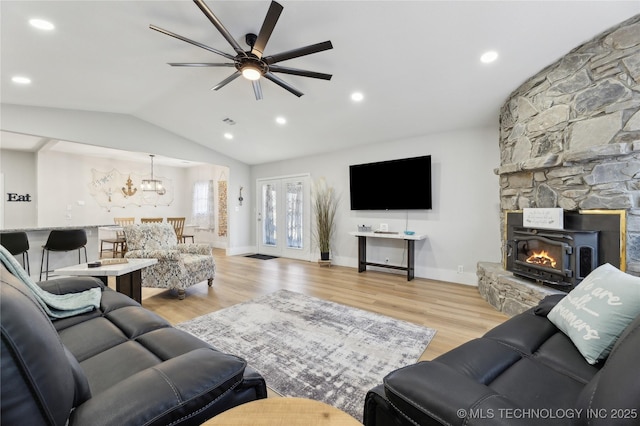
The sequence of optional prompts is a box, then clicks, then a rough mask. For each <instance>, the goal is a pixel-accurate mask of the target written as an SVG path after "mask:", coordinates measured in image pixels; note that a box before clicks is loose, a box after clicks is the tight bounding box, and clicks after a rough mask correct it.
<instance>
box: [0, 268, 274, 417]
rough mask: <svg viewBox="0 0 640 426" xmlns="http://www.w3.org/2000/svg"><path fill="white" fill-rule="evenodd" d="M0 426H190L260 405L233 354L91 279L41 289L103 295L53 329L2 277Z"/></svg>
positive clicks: (1, 272)
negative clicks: (91, 306) (86, 310)
mask: <svg viewBox="0 0 640 426" xmlns="http://www.w3.org/2000/svg"><path fill="white" fill-rule="evenodd" d="M0 277H1V278H0V291H1V293H0V315H1V321H2V336H1V337H2V339H1V348H0V349H1V352H0V365H1V367H2V372H1V376H0V380H1V383H2V387H1V400H0V407H1V418H2V423H3V424H6V425H18V424H23V425H45V424H46V425H60V426H62V425H91V426H99V425H114V426H115V425H118V426H120V425H167V424H174V425H197V424H201V423H202V422H204V421H205V420H207V419H209V418H211V417H213V416H215V415H216V414H218V413H220V412H222V411H224V410H226V409H228V408H231V407H234V406H236V405H238V404H242V403H244V402H248V401H252V400H255V399H258V398H264V397H266V386H265V383H264V380H263V379H262V377H261V376H260V375H259V374H258V373H257V372H255V371H254V370H252V369H251V368H249V367H248V366H247V365H246V362H245V361H244V360H243V359H241V358H238V357H236V356H232V355H227V354H224V353H221V352H219V351H217V350H215V349H214V348H212V347H211V346H209V345H208V344H206V343H205V342H203V341H201V340H199V339H197V338H196V337H194V336H192V335H190V334H188V333H185V332H182V331H179V330H177V329H175V328H173V327H172V326H171V325H170V324H169V323H167V322H166V321H165V320H164V319H162V318H161V317H159V316H157V315H155V314H154V313H152V312H150V311H148V310H146V309H144V308H142V307H141V306H140V305H139V304H138V303H136V302H135V301H133V300H132V299H130V298H128V297H126V296H124V295H122V294H120V293H117V292H115V291H113V290H111V289H109V288H105V287H103V284H102V283H101V282H100V281H99V280H97V279H94V278H61V279H56V280H51V281H47V282H43V283H39V284H40V285H41V287H43V288H45V289H46V290H47V291H50V292H52V293H57V294H67V293H72V292H78V291H83V290H86V289H87V288H91V287H101V288H102V289H103V293H102V300H101V304H100V309H98V310H96V311H93V312H91V313H87V314H83V315H77V316H74V317H69V318H64V319H60V320H55V321H53V322H52V321H51V320H50V319H49V318H48V317H47V316H46V314H45V313H44V311H43V310H42V309H41V308H40V306H39V305H38V303H37V302H36V301H35V299H34V298H33V296H32V294H31V292H30V290H29V289H28V288H27V287H26V286H25V285H24V284H23V283H22V282H20V281H19V280H18V279H16V278H15V277H14V276H13V275H11V274H10V273H9V272H8V271H7V270H6V269H5V268H4V267H3V266H2V267H1V269H0Z"/></svg>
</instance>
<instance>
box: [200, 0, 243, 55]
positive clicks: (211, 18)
mask: <svg viewBox="0 0 640 426" xmlns="http://www.w3.org/2000/svg"><path fill="white" fill-rule="evenodd" d="M193 2H194V3H195V4H196V5H197V6H198V7H199V8H200V10H201V11H202V13H204V14H205V16H206V17H207V18H209V21H211V23H212V24H213V26H214V27H216V28H217V29H218V31H220V34H222V36H223V37H224V38H225V39H226V40H227V41H228V42H229V44H230V45H231V47H233V50H235V51H236V53H238V54H239V55H242V56H247V54H246V52H245V51H244V50H243V49H242V47H240V45H239V44H238V42H237V41H236V40H235V39H234V38H233V36H232V35H231V33H230V32H229V31H228V30H227V29H226V28H225V27H224V25H222V22H220V20H219V19H218V18H216V15H214V14H213V12H212V11H211V9H209V7H208V6H207V5H206V4H205V3H204V1H203V0H193Z"/></svg>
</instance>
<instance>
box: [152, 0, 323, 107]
mask: <svg viewBox="0 0 640 426" xmlns="http://www.w3.org/2000/svg"><path fill="white" fill-rule="evenodd" d="M193 2H194V3H195V4H196V5H197V6H198V7H199V8H200V10H201V11H202V13H204V14H205V16H206V17H207V18H208V19H209V21H211V23H212V24H213V26H215V27H216V28H217V29H218V31H220V34H222V36H223V37H224V38H225V39H226V40H227V42H229V44H230V45H231V47H233V50H235V52H236V55H235V56H233V55H230V54H228V53H225V52H223V51H221V50H218V49H215V48H213V47H210V46H206V45H204V44H202V43H199V42H197V41H194V40H190V39H188V38H186V37H183V36H181V35H178V34H175V33H172V32H171V31H167V30H164V29H162V28H159V27H157V26H155V25H149V28H151V29H152V30H155V31H158V32H161V33H163V34H166V35H168V36H171V37H175V38H177V39H178V40H182V41H185V42H187V43H190V44H192V45H194V46H198V47H201V48H202V49H205V50H208V51H210V52H213V53H216V54H218V55H221V56H224V57H225V58H227V59H229V60H230V61H233V62H228V63H211V62H196V63H176V62H172V63H169V65H171V66H173V67H235V69H236V71H235V72H234V73H233V74H231V75H230V76H229V77H227V78H225V79H224V80H222V81H221V82H220V83H218V84H216V85H215V86H213V87H212V88H211V90H218V89H220V88H222V87H224V86H226V85H227V84H229V83H230V82H232V81H233V80H235V79H236V78H238V77H239V76H240V75H242V76H243V77H245V78H246V79H248V80H251V82H252V84H253V91H254V93H255V95H256V100H260V99H262V88H261V86H260V77H264V78H266V79H267V80H271V81H272V82H274V83H275V84H277V85H278V86H280V87H282V88H283V89H286V90H288V91H289V92H291V93H293V94H294V95H296V96H298V97H300V96H302V95H303V93H302V92H300V91H299V90H298V89H296V88H295V87H293V86H292V85H290V84H289V83H287V82H285V81H283V80H282V79H281V78H279V77H277V76H276V75H274V74H273V73H283V74H291V75H299V76H302V77H311V78H319V79H322V80H331V74H324V73H319V72H314V71H307V70H301V69H297V68H289V67H283V66H280V65H275V64H277V63H278V62H282V61H286V60H289V59H293V58H299V57H301V56H306V55H311V54H312V53H318V52H322V51H324V50H329V49H333V45H332V44H331V41H325V42H322V43H316V44H311V45H309V46H305V47H299V48H297V49H292V50H288V51H286V52H282V53H276V54H275V55H269V56H264V50H265V47H266V46H267V42H268V41H269V38H270V37H271V33H272V32H273V29H274V28H275V26H276V23H277V22H278V18H279V17H280V14H281V13H282V10H283V7H282V6H281V5H280V4H279V3H277V2H275V1H272V2H271V5H270V6H269V10H268V11H267V16H266V17H265V18H264V22H263V23H262V28H260V32H259V33H258V35H255V34H246V35H245V41H246V43H247V44H248V45H249V47H250V48H251V49H250V50H248V51H245V50H243V49H242V47H240V45H239V44H238V42H236V40H235V39H234V38H233V36H232V35H231V34H230V33H229V31H228V30H227V29H226V28H225V27H224V25H222V22H220V20H219V19H218V18H217V17H216V16H215V15H214V14H213V12H212V11H211V9H209V7H207V5H206V4H205V3H204V1H203V0H193Z"/></svg>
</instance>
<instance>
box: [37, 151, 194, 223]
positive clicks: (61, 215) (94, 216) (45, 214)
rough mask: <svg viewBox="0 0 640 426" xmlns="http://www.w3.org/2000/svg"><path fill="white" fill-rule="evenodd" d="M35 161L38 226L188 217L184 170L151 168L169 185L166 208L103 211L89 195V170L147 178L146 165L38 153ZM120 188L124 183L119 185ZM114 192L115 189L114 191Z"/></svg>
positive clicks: (90, 178)
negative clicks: (171, 191) (129, 218)
mask: <svg viewBox="0 0 640 426" xmlns="http://www.w3.org/2000/svg"><path fill="white" fill-rule="evenodd" d="M37 157H38V168H37V175H38V200H37V201H38V202H37V210H38V221H37V224H38V226H41V227H48V226H69V225H80V226H84V225H105V224H113V218H114V217H135V218H136V219H137V221H138V222H139V220H140V218H141V217H165V218H166V217H176V216H178V217H181V216H185V217H190V215H191V202H190V200H191V192H190V188H191V185H190V183H189V180H188V176H187V169H185V168H179V167H168V166H159V165H155V166H154V174H155V175H156V176H162V177H163V178H166V179H168V180H170V181H171V183H172V187H173V188H174V191H173V201H172V202H171V204H170V205H168V206H167V205H161V204H159V205H157V206H154V205H149V204H146V205H136V204H127V205H125V206H124V207H109V208H107V207H104V206H101V205H100V204H99V203H98V202H97V200H96V199H95V198H94V197H93V196H92V195H91V193H90V183H91V182H92V181H93V175H92V169H95V170H98V171H102V172H108V171H110V170H112V169H117V170H118V171H120V172H122V173H125V174H128V173H134V174H136V173H137V174H148V173H149V170H150V163H140V162H128V161H122V160H113V159H107V158H98V157H89V156H82V155H74V154H68V153H61V152H55V151H40V152H39V153H38V155H37ZM122 186H124V182H122ZM114 189H115V190H116V191H117V190H118V188H114Z"/></svg>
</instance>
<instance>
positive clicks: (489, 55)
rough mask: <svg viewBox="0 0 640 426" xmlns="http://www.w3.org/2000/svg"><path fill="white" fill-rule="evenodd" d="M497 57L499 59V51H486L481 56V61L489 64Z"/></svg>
mask: <svg viewBox="0 0 640 426" xmlns="http://www.w3.org/2000/svg"><path fill="white" fill-rule="evenodd" d="M496 59H498V52H496V51H495V50H490V51H488V52H484V53H483V54H482V56H480V61H481V62H482V63H485V64H489V63H491V62H493V61H495V60H496Z"/></svg>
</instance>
